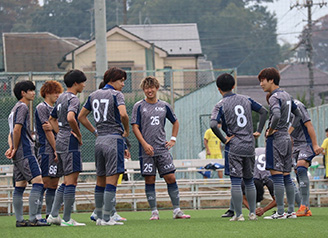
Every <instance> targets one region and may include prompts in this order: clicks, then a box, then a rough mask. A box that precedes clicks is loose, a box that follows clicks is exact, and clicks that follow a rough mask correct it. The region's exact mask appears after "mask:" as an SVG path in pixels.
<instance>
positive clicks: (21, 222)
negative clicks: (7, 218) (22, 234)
mask: <svg viewBox="0 0 328 238" xmlns="http://www.w3.org/2000/svg"><path fill="white" fill-rule="evenodd" d="M28 225H29V221H28V220H22V221H16V227H24V226H28Z"/></svg>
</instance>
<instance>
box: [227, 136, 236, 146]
mask: <svg viewBox="0 0 328 238" xmlns="http://www.w3.org/2000/svg"><path fill="white" fill-rule="evenodd" d="M234 137H235V135H232V136H227V137H226V139H227V141H226V142H225V145H226V144H228V143H229V142H230V141H231V139H232V138H234Z"/></svg>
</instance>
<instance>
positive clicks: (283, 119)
mask: <svg viewBox="0 0 328 238" xmlns="http://www.w3.org/2000/svg"><path fill="white" fill-rule="evenodd" d="M269 106H270V111H271V113H270V117H269V127H271V124H272V117H273V113H272V112H273V111H274V110H276V109H278V110H279V111H280V118H279V121H278V124H277V126H276V127H275V128H274V129H276V130H278V131H282V132H287V131H288V127H289V123H290V121H291V112H292V111H294V110H295V109H296V108H297V106H296V104H295V103H294V100H293V98H292V97H291V96H290V95H289V94H288V93H287V92H285V91H283V90H281V89H280V88H278V89H276V90H274V91H273V92H272V95H271V96H270V98H269Z"/></svg>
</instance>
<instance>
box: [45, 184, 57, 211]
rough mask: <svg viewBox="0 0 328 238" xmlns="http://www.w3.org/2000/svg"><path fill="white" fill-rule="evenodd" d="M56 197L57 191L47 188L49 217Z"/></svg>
mask: <svg viewBox="0 0 328 238" xmlns="http://www.w3.org/2000/svg"><path fill="white" fill-rule="evenodd" d="M55 195H56V189H54V188H47V190H46V214H47V215H49V214H50V212H51V209H52V204H53V203H54V200H55Z"/></svg>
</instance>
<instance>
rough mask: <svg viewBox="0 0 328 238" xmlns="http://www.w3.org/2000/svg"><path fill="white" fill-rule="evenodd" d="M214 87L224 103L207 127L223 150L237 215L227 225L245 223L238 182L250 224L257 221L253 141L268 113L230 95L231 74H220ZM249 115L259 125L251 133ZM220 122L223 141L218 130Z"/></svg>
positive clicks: (236, 96)
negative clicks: (235, 222) (243, 188)
mask: <svg viewBox="0 0 328 238" xmlns="http://www.w3.org/2000/svg"><path fill="white" fill-rule="evenodd" d="M216 85H217V87H218V90H219V92H220V93H221V95H222V96H223V99H222V100H221V101H219V102H218V103H217V104H216V105H215V107H214V109H213V111H212V116H211V122H210V126H211V128H212V130H213V132H214V133H215V135H216V136H217V137H218V138H219V139H220V140H221V141H222V143H224V144H225V145H226V146H225V174H226V175H228V176H230V180H231V199H232V203H233V206H234V209H235V211H236V215H235V216H233V217H232V218H231V219H230V221H244V220H245V219H244V217H243V214H242V200H243V195H242V189H241V181H242V179H243V180H244V182H245V186H246V198H247V201H248V203H249V208H250V209H249V215H248V218H249V220H257V217H256V215H255V209H256V189H255V185H254V181H253V170H254V161H255V148H254V147H255V139H254V137H258V136H260V134H261V131H262V129H263V127H264V124H265V121H266V115H267V110H266V109H265V108H264V107H262V105H261V104H259V103H257V102H255V101H254V100H252V99H251V98H249V97H247V96H244V95H238V94H234V93H232V89H233V88H234V87H235V79H234V78H233V77H232V76H231V75H230V74H222V75H220V76H219V77H218V78H217V80H216ZM252 111H255V112H257V113H259V114H260V123H259V126H258V128H257V131H256V132H254V133H253V122H252ZM219 122H222V130H223V131H224V132H225V133H226V135H227V137H226V138H225V137H224V136H223V134H222V133H221V130H220V129H219V128H218V123H219Z"/></svg>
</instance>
